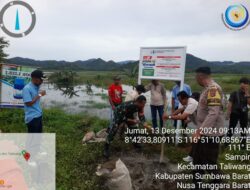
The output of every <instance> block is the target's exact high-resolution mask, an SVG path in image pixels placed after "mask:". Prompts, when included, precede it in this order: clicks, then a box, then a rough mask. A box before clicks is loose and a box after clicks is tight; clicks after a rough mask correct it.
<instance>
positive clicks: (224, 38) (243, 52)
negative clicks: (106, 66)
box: [0, 0, 250, 61]
mask: <svg viewBox="0 0 250 190" xmlns="http://www.w3.org/2000/svg"><path fill="white" fill-rule="evenodd" d="M9 1H10V0H0V7H1V8H2V7H3V5H4V4H6V3H7V2H9ZM25 1H26V2H28V3H29V4H30V5H31V6H32V7H33V8H34V10H35V12H36V15H37V23H36V26H35V29H34V30H33V32H32V33H31V34H30V35H28V36H26V37H25V38H22V39H14V38H10V37H8V36H6V35H4V34H3V32H2V31H1V30H0V34H1V36H6V38H7V39H8V40H9V41H10V47H9V48H8V53H9V55H10V57H16V56H21V57H26V58H33V59H38V60H48V59H53V60H68V61H75V60H86V59H90V58H98V57H100V58H103V59H105V60H115V61H121V60H136V59H138V58H139V48H140V47H141V46H187V50H188V53H191V54H193V55H195V56H197V57H200V58H202V59H206V60H209V61H215V60H216V61H224V60H231V61H250V26H249V27H248V28H246V29H244V30H242V31H231V30H229V29H227V28H226V27H225V25H224V24H223V22H222V19H221V14H222V13H223V12H224V11H225V10H226V8H227V7H228V6H229V5H231V4H235V3H242V4H243V5H245V6H246V7H247V8H248V9H249V11H250V3H249V0H237V1H236V0H234V1H233V0H25ZM19 14H21V13H19ZM23 15H25V14H23ZM13 18H14V19H8V23H9V24H10V25H11V24H12V23H13V25H14V23H15V17H13ZM20 18H21V19H20V24H21V26H22V22H24V23H23V25H25V21H24V20H25V19H22V14H21V15H20Z"/></svg>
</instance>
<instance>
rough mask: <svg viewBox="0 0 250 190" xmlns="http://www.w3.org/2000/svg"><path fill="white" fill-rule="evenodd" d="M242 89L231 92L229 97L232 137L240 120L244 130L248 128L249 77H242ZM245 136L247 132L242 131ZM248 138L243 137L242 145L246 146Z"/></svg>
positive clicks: (229, 134) (230, 134) (228, 117)
mask: <svg viewBox="0 0 250 190" xmlns="http://www.w3.org/2000/svg"><path fill="white" fill-rule="evenodd" d="M239 82H240V89H239V90H238V91H235V92H233V93H231V95H230V98H229V104H228V109H227V119H229V130H228V134H227V136H228V137H232V135H233V133H234V130H235V127H236V126H237V124H238V122H240V127H241V129H242V130H245V129H247V125H248V105H250V94H249V79H248V78H245V77H243V78H241V79H240V81H239ZM241 136H242V137H243V138H245V137H246V133H245V132H244V131H243V132H242V133H241ZM245 143H246V140H245V139H243V141H242V146H243V147H244V146H245Z"/></svg>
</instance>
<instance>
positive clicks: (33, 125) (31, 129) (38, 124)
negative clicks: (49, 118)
mask: <svg viewBox="0 0 250 190" xmlns="http://www.w3.org/2000/svg"><path fill="white" fill-rule="evenodd" d="M27 127H28V133H42V132H43V122H42V117H38V118H34V119H32V120H31V121H30V122H29V123H28V124H27Z"/></svg>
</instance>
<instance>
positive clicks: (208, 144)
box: [105, 67, 250, 185]
mask: <svg viewBox="0 0 250 190" xmlns="http://www.w3.org/2000/svg"><path fill="white" fill-rule="evenodd" d="M195 72H196V75H195V78H196V81H197V83H198V84H199V85H200V86H201V87H202V88H203V89H202V91H201V92H200V93H199V92H194V93H192V91H191V88H190V87H189V86H188V85H187V84H184V87H183V90H182V91H180V82H178V81H177V82H176V86H174V87H173V89H172V101H171V102H172V111H171V114H170V115H168V114H167V113H166V112H165V113H164V111H165V110H166V105H167V97H166V89H165V87H164V85H163V84H161V83H160V82H159V81H158V80H152V82H151V83H150V84H148V85H147V86H145V88H144V86H142V85H138V86H137V87H136V90H135V91H133V92H130V93H129V94H128V95H127V97H126V98H125V100H126V99H127V100H129V101H128V102H127V101H125V102H124V103H122V94H123V91H122V90H120V91H119V92H120V93H119V97H120V103H121V104H120V105H122V106H119V105H116V106H117V107H118V108H119V107H122V108H123V112H121V111H120V110H119V109H114V112H119V113H120V114H122V115H121V116H120V120H119V121H117V120H115V119H113V120H112V122H111V128H113V126H116V130H118V128H119V125H120V124H121V123H123V122H125V123H127V124H128V127H129V126H130V121H131V120H133V122H134V123H133V125H134V124H138V123H140V122H145V117H144V115H143V109H144V106H145V104H146V98H145V97H144V96H143V95H141V94H142V93H145V92H147V91H150V92H151V103H150V108H151V115H152V124H153V127H154V128H157V127H158V122H157V115H159V120H160V122H159V123H160V127H163V121H164V120H174V126H175V127H176V121H177V120H182V121H183V123H182V126H183V127H184V128H185V127H186V125H187V123H188V122H190V121H192V122H193V123H194V124H195V125H196V130H195V133H194V134H193V135H192V137H193V140H194V143H193V144H192V150H191V152H190V154H189V156H188V157H186V158H184V161H187V162H192V164H193V165H216V164H217V160H218V156H219V150H220V141H218V140H216V139H221V138H223V137H225V135H226V137H231V136H232V135H233V130H234V129H235V127H236V125H237V124H238V122H240V126H241V128H242V129H246V128H247V125H248V106H249V105H250V94H249V79H248V78H241V79H240V81H239V83H240V89H239V90H237V91H235V92H233V93H231V95H230V98H229V104H228V108H227V116H226V118H225V115H224V108H225V105H224V102H225V101H224V94H223V90H222V88H221V86H220V85H219V84H217V83H216V82H215V81H214V80H213V78H212V76H211V74H212V73H211V70H210V68H209V67H200V68H198V69H196V71H195ZM119 82H120V80H119ZM119 85H120V86H121V84H120V83H119ZM111 87H112V85H111ZM111 89H112V88H109V96H110V97H112V96H113V95H112V93H113V94H118V93H116V92H112V90H111ZM138 89H141V90H138ZM128 97H129V98H128ZM141 100H143V101H142V102H141ZM110 101H112V98H110ZM139 103H141V104H140V106H138V105H139ZM111 105H112V103H111ZM126 105H127V106H126ZM132 105H133V106H134V107H135V108H136V109H134V111H133V114H131V113H129V112H130V110H131V106H132ZM133 106H132V107H133ZM138 109H139V110H140V111H139V113H140V114H139V115H140V116H141V118H143V119H140V120H137V119H135V117H134V114H135V113H136V112H137V111H138ZM142 116H143V117H142ZM225 119H230V121H229V127H228V128H227V129H225ZM226 131H227V134H225V132H226ZM113 135H115V133H112V136H113ZM242 136H243V138H244V140H243V143H242V145H243V147H245V143H246V141H245V137H246V133H245V132H242ZM202 138H203V139H206V140H205V141H202V140H201V139H202ZM109 143H110V142H108V143H107V144H109ZM108 146H109V145H108ZM105 150H106V152H105V153H106V154H105V155H106V156H109V154H108V151H107V150H108V149H106V148H105ZM205 171H207V172H208V173H214V174H217V173H220V170H219V169H218V170H217V169H215V170H209V169H207V170H202V169H196V170H194V171H193V173H194V176H196V175H195V174H196V173H199V174H204V173H205ZM198 182H201V180H200V179H196V178H195V177H194V184H196V185H197V184H198ZM213 182H214V183H220V182H221V180H214V181H213Z"/></svg>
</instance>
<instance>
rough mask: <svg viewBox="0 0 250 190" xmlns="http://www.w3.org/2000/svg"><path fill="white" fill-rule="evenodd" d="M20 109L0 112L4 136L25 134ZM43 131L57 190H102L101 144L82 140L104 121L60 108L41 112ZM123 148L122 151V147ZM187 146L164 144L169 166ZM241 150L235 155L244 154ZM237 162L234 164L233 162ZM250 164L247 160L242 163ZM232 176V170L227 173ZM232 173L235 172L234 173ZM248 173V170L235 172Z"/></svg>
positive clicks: (152, 150)
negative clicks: (51, 149) (49, 140)
mask: <svg viewBox="0 0 250 190" xmlns="http://www.w3.org/2000/svg"><path fill="white" fill-rule="evenodd" d="M23 117H24V115H23V110H17V109H14V110H13V109H2V110H0V121H1V126H0V129H1V130H2V132H5V133H22V132H26V126H25V124H24V122H23ZM43 120H44V132H47V133H56V168H57V169H56V180H57V190H79V189H83V190H100V189H102V190H105V189H104V188H103V184H104V179H102V178H99V177H97V176H96V175H95V170H96V167H97V164H99V163H103V162H104V158H103V156H102V150H103V144H88V145H87V146H83V145H82V144H81V140H82V138H83V136H84V134H85V133H86V132H87V131H95V132H97V131H99V130H101V129H103V128H105V127H107V126H108V121H107V120H101V119H99V118H97V117H90V116H87V115H84V114H81V115H72V114H71V115H70V114H65V113H64V112H63V111H61V110H59V109H49V110H44V117H43ZM113 146H114V149H115V150H117V151H118V152H119V151H121V150H126V151H130V148H129V146H128V145H126V144H124V143H122V142H119V143H113ZM121 147H122V148H121ZM159 148H160V145H157V146H151V145H149V146H146V148H145V149H144V151H145V154H148V155H151V154H154V153H160V151H159ZM188 151H189V148H188V146H187V144H183V145H180V146H179V147H175V146H174V145H173V144H166V148H165V155H166V157H168V158H169V159H170V161H171V162H172V163H178V162H183V160H182V158H183V157H184V156H186V155H187V154H188ZM226 153H230V152H229V150H228V149H227V150H224V152H222V154H221V155H220V158H219V162H229V161H226V160H225V157H224V155H225V154H226ZM244 153H247V152H244V151H240V152H235V153H234V154H244ZM234 163H237V162H234ZM244 163H245V164H250V161H245V162H244ZM226 172H227V173H231V172H233V171H226ZM234 172H235V171H234ZM237 173H247V171H237Z"/></svg>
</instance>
